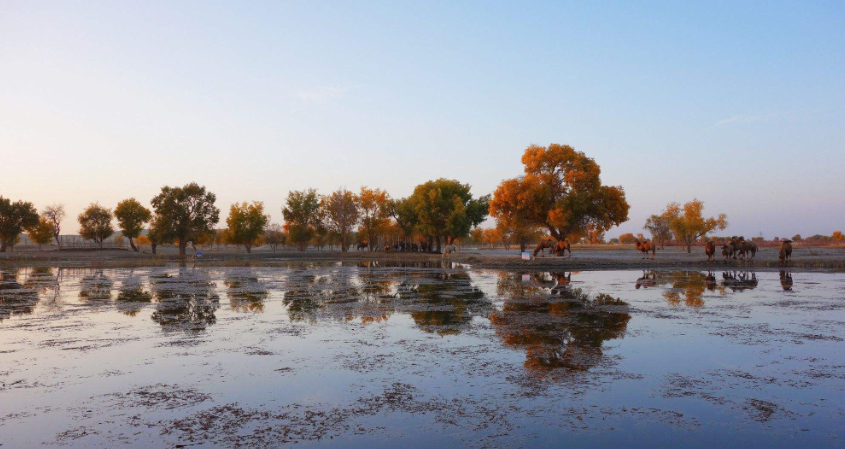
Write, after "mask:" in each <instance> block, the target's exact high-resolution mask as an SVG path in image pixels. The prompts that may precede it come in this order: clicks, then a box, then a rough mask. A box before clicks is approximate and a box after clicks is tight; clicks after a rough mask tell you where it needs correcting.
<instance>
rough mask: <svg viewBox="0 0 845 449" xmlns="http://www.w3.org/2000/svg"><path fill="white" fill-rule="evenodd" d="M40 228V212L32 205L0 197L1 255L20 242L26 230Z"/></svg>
mask: <svg viewBox="0 0 845 449" xmlns="http://www.w3.org/2000/svg"><path fill="white" fill-rule="evenodd" d="M33 226H38V212H37V211H36V210H35V207H33V206H32V203H28V202H25V201H17V202H15V203H13V202H12V200H10V199H8V198H3V197H2V196H0V253H4V252H6V248H7V247H8V246H10V245H14V244H15V242H17V241H18V238H19V237H20V235H21V233H22V232H23V231H24V230H25V229H29V228H32V227H33Z"/></svg>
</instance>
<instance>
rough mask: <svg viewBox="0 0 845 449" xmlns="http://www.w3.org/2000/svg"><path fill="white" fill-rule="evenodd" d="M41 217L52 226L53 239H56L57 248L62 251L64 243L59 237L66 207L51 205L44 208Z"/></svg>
mask: <svg viewBox="0 0 845 449" xmlns="http://www.w3.org/2000/svg"><path fill="white" fill-rule="evenodd" d="M41 216H42V217H44V218H46V219H47V220H49V221H50V223H51V224H52V229H53V238H55V239H56V246H58V247H59V248H60V249H61V247H62V242H61V241H60V240H59V235H60V234H61V231H62V221H63V220H64V219H65V206H64V205H63V204H51V205H49V206H47V207H45V208H44V210H43V211H42V212H41Z"/></svg>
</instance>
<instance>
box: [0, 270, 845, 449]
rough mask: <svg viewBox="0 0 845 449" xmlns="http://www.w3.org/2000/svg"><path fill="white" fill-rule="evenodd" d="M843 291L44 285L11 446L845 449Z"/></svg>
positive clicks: (305, 280) (682, 275)
mask: <svg viewBox="0 0 845 449" xmlns="http://www.w3.org/2000/svg"><path fill="white" fill-rule="evenodd" d="M843 324H845V275H842V274H826V273H795V274H794V275H790V274H789V273H784V272H782V273H777V272H758V273H751V272H724V273H723V272H715V273H707V272H646V273H643V272H640V271H589V272H575V273H541V272H529V273H518V272H507V271H496V270H476V269H472V268H470V267H465V266H459V265H451V264H446V265H441V264H435V265H428V266H425V265H423V266H421V265H419V264H417V265H412V264H407V265H403V266H396V265H388V264H384V263H382V264H373V263H370V264H359V265H356V264H340V263H338V264H295V265H291V266H290V267H289V268H281V269H280V268H203V267H193V268H180V267H172V268H150V269H134V270H127V269H114V270H92V269H61V270H60V269H56V268H52V269H51V268H29V269H20V270H18V271H16V272H4V273H2V281H0V447H2V448H3V449H6V448H17V447H34V446H38V445H42V444H46V445H54V444H58V445H67V446H75V447H86V448H87V447H102V448H107V447H117V446H125V447H278V446H287V445H291V444H293V443H297V446H303V447H312V446H313V447H396V446H399V445H402V446H404V447H410V448H413V447H431V446H443V447H450V446H469V447H518V446H526V445H530V446H534V447H560V446H561V445H564V446H571V447H585V446H596V445H617V444H620V445H624V446H648V447H674V446H677V445H679V444H684V445H686V446H690V447H712V446H714V445H719V446H723V445H731V446H740V445H741V446H743V447H761V448H762V447H807V446H810V445H813V446H816V447H838V446H840V445H842V443H841V441H842V438H843V437H845V401H843V399H845V343H843V338H845V327H843Z"/></svg>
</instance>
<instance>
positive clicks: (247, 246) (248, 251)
mask: <svg viewBox="0 0 845 449" xmlns="http://www.w3.org/2000/svg"><path fill="white" fill-rule="evenodd" d="M244 248H246V253H247V254H250V253H252V247H251V246H249V245H244Z"/></svg>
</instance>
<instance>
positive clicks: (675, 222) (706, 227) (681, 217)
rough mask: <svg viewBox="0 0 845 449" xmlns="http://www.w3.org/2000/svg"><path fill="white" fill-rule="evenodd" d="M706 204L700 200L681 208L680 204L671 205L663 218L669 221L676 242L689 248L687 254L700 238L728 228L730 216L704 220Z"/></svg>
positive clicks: (722, 215)
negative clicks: (703, 214)
mask: <svg viewBox="0 0 845 449" xmlns="http://www.w3.org/2000/svg"><path fill="white" fill-rule="evenodd" d="M703 211H704V203H703V202H702V201H699V200H698V199H693V200H692V201H690V202H688V203H686V204H684V205H683V206H681V205H680V204H678V203H669V205H668V206H666V210H665V211H663V214H662V215H663V216H665V217H667V218H668V219H669V227H670V228H671V229H672V233H673V234H674V235H675V240H677V241H679V242H683V243H684V244H686V246H687V252H688V253H690V252H692V244H693V243H695V241H696V240H698V239H699V238H700V237H704V236H706V235H707V234H710V233H711V232H713V231H715V230H717V229H719V230H722V229H725V228H726V227H727V226H728V216H727V215H725V214H719V216H718V217H715V218H714V217H710V218H704V217H703V216H702V212H703Z"/></svg>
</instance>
